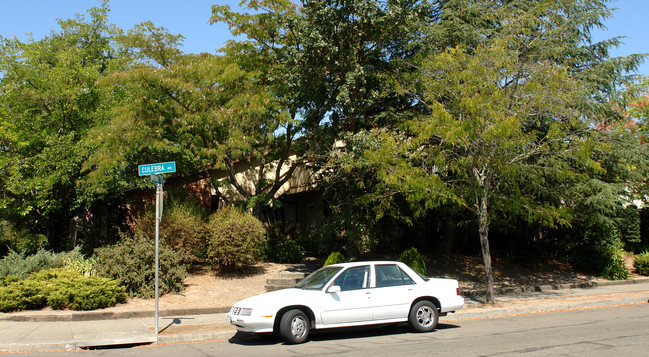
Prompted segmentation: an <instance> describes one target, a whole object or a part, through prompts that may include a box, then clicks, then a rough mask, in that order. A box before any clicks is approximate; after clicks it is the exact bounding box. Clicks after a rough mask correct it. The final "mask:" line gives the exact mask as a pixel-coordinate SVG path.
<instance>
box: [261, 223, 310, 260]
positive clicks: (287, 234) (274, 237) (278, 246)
mask: <svg viewBox="0 0 649 357" xmlns="http://www.w3.org/2000/svg"><path fill="white" fill-rule="evenodd" d="M267 234H268V243H267V245H266V259H267V260H268V261H271V262H274V263H299V262H301V261H302V259H304V249H303V248H302V245H301V244H300V243H298V241H300V240H302V239H300V237H301V236H302V233H301V232H300V226H299V225H298V224H296V223H292V222H282V221H278V222H275V223H274V224H272V225H271V226H270V227H269V228H268V232H267Z"/></svg>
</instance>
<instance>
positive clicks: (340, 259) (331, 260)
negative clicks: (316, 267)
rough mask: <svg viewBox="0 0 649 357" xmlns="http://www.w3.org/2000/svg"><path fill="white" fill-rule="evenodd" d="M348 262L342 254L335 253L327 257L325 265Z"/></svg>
mask: <svg viewBox="0 0 649 357" xmlns="http://www.w3.org/2000/svg"><path fill="white" fill-rule="evenodd" d="M346 261H347V260H346V259H345V256H344V255H343V254H342V253H341V252H333V253H331V254H329V256H328V257H327V260H325V263H324V265H325V266H327V265H331V264H339V263H344V262H346Z"/></svg>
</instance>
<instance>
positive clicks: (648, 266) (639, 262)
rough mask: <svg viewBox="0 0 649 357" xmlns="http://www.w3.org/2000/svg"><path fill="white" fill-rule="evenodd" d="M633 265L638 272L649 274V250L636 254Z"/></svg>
mask: <svg viewBox="0 0 649 357" xmlns="http://www.w3.org/2000/svg"><path fill="white" fill-rule="evenodd" d="M633 267H635V268H636V270H637V271H638V274H640V275H649V251H646V252H644V253H642V254H638V255H636V256H635V259H634V260H633Z"/></svg>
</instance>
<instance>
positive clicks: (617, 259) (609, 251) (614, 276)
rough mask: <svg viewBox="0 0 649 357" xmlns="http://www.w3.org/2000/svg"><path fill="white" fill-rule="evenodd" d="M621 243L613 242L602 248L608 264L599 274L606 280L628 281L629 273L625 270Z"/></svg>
mask: <svg viewBox="0 0 649 357" xmlns="http://www.w3.org/2000/svg"><path fill="white" fill-rule="evenodd" d="M622 247H623V245H622V242H621V241H614V242H612V243H610V244H609V245H607V246H606V247H605V248H604V251H605V255H606V257H607V258H608V262H607V264H606V266H605V267H604V270H603V271H602V273H601V276H602V277H603V278H606V279H608V280H625V279H629V277H630V276H631V273H629V270H628V269H627V268H626V263H625V260H624V249H623V248H622Z"/></svg>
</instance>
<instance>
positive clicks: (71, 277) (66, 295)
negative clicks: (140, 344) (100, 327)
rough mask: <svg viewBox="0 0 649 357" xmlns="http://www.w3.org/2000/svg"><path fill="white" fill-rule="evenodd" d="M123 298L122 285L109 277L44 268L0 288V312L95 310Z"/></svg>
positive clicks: (120, 300) (114, 303) (113, 303)
mask: <svg viewBox="0 0 649 357" xmlns="http://www.w3.org/2000/svg"><path fill="white" fill-rule="evenodd" d="M125 300H126V294H125V292H124V288H123V287H121V286H118V285H117V282H116V281H114V280H110V279H105V278H99V277H89V276H85V275H82V274H80V273H78V272H75V271H72V270H69V269H65V268H56V269H47V270H42V271H40V272H38V273H35V274H32V275H31V276H30V277H29V278H27V279H25V280H17V281H13V282H11V283H9V284H7V285H6V286H3V287H0V311H4V312H9V311H20V310H26V309H40V308H43V307H45V306H46V305H49V306H51V307H52V308H54V309H65V308H71V309H74V310H94V309H101V308H105V307H110V306H114V305H116V304H118V303H121V302H124V301H125Z"/></svg>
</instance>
